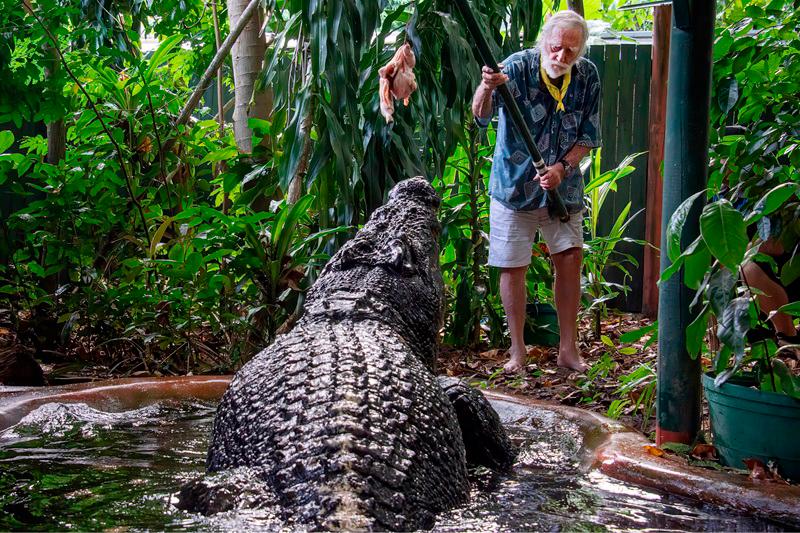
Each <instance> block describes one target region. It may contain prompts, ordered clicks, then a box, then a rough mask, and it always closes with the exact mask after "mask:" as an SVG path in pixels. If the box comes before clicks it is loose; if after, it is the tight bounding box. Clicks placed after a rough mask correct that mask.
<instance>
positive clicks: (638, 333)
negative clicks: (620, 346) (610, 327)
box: [619, 321, 658, 344]
mask: <svg viewBox="0 0 800 533" xmlns="http://www.w3.org/2000/svg"><path fill="white" fill-rule="evenodd" d="M657 331H658V321H656V322H653V323H652V324H650V325H647V326H644V327H641V328H638V329H634V330H633V331H628V332H625V333H623V334H622V335H620V336H619V341H620V342H622V343H624V344H628V343H631V342H636V341H638V340H639V339H641V338H642V337H644V336H645V335H647V334H648V333H655V332H657Z"/></svg>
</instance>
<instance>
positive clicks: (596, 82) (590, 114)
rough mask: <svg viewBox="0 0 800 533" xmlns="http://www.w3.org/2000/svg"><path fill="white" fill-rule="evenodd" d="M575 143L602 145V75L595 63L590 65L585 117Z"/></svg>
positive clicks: (592, 145) (594, 146)
mask: <svg viewBox="0 0 800 533" xmlns="http://www.w3.org/2000/svg"><path fill="white" fill-rule="evenodd" d="M575 144H577V145H580V146H587V147H589V148H596V147H598V146H600V145H601V139H600V77H599V76H598V75H597V69H596V68H595V66H594V65H591V64H590V66H589V79H588V83H587V85H586V99H585V100H584V112H583V119H582V121H581V124H580V126H579V127H578V139H577V141H575Z"/></svg>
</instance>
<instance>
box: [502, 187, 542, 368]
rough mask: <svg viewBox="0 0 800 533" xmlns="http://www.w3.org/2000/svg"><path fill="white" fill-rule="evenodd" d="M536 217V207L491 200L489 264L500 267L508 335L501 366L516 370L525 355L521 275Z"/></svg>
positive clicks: (524, 271) (524, 298) (525, 295)
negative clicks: (516, 206) (530, 208)
mask: <svg viewBox="0 0 800 533" xmlns="http://www.w3.org/2000/svg"><path fill="white" fill-rule="evenodd" d="M539 211H546V209H545V210H539ZM539 219H540V216H539V214H538V213H537V212H536V211H514V210H513V209H509V208H507V207H505V206H504V205H503V204H501V203H499V202H498V201H496V200H494V199H493V200H492V201H491V204H490V208H489V266H493V267H498V268H500V299H501V300H502V302H503V309H504V310H505V313H506V322H507V324H508V333H509V336H510V338H511V348H509V350H508V355H509V360H508V362H507V363H506V364H505V365H504V366H503V369H504V370H505V371H507V372H519V371H521V370H522V369H523V368H525V360H526V358H527V356H528V349H527V347H526V346H525V340H524V337H523V332H524V328H525V318H526V304H527V300H528V291H527V287H526V284H525V276H526V274H527V271H528V265H530V263H531V250H532V247H533V239H534V237H535V236H536V230H537V228H538V227H539Z"/></svg>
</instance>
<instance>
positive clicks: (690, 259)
mask: <svg viewBox="0 0 800 533" xmlns="http://www.w3.org/2000/svg"><path fill="white" fill-rule="evenodd" d="M710 263H711V252H710V251H709V249H708V246H706V243H705V241H704V240H702V238H700V239H699V242H698V245H697V247H696V249H695V250H694V252H693V253H691V254H690V255H688V256H687V257H686V261H685V262H684V268H683V282H684V283H685V284H686V286H687V287H689V288H690V289H694V290H697V289H698V288H700V284H701V283H702V282H703V279H704V278H705V275H706V273H707V272H708V266H709V264H710Z"/></svg>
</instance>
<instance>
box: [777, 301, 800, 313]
mask: <svg viewBox="0 0 800 533" xmlns="http://www.w3.org/2000/svg"><path fill="white" fill-rule="evenodd" d="M778 312H780V313H786V314H787V315H792V316H800V302H791V303H788V304H786V305H784V306H782V307H780V308H779V309H778Z"/></svg>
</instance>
